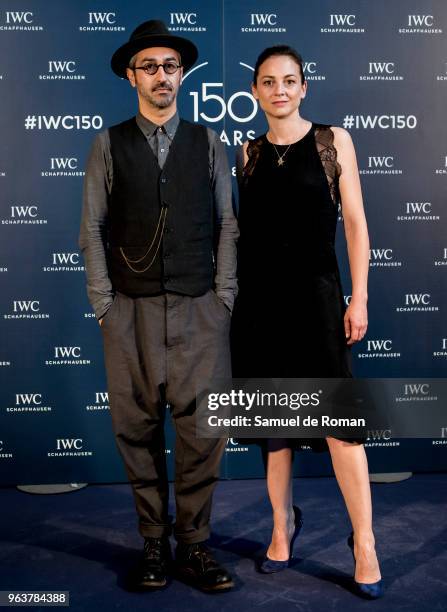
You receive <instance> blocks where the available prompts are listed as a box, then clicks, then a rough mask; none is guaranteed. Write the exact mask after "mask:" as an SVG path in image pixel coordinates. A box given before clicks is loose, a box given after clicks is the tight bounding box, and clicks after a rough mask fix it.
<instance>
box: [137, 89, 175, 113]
mask: <svg viewBox="0 0 447 612" xmlns="http://www.w3.org/2000/svg"><path fill="white" fill-rule="evenodd" d="M157 89H170V91H169V93H166V94H164V95H163V96H157V97H155V96H153V95H152V92H155V91H156V90H157ZM142 95H143V98H144V99H145V100H146V102H149V104H150V105H151V106H153V107H155V108H168V106H171V104H172V103H173V102H174V100H175V96H176V94H175V92H174V91H173V89H172V87H171V85H168V84H166V83H161V84H160V85H158V87H157V88H156V89H153V90H152V91H151V92H143V93H142Z"/></svg>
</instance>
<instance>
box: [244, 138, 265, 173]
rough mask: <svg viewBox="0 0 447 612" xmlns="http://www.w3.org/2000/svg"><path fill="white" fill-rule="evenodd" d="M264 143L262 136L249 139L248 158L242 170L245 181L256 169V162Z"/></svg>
mask: <svg viewBox="0 0 447 612" xmlns="http://www.w3.org/2000/svg"><path fill="white" fill-rule="evenodd" d="M263 143H264V139H263V137H262V136H259V137H258V138H255V139H254V140H250V141H249V143H248V146H247V155H248V160H247V163H246V164H245V166H244V168H243V170H242V180H243V181H246V180H247V178H248V177H249V176H251V175H252V174H253V170H254V169H255V166H256V162H257V161H258V159H259V155H260V153H261V149H262V145H263Z"/></svg>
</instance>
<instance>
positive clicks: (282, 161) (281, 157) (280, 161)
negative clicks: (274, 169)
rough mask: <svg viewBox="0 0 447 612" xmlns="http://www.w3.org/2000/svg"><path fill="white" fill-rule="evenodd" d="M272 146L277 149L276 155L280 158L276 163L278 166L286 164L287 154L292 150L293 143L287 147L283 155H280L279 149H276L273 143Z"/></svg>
mask: <svg viewBox="0 0 447 612" xmlns="http://www.w3.org/2000/svg"><path fill="white" fill-rule="evenodd" d="M270 144H272V145H273V148H274V149H275V152H276V155H277V156H278V161H277V162H276V163H277V164H278V166H282V165H283V164H284V158H285V156H286V153H287V151H288V150H289V149H290V147H291V146H292V144H293V143H291V144H289V146H288V147H287V149H286V150H285V151H284V153H283V154H282V155H280V154H279V153H278V149H277V148H276V147H275V145H274V144H273V142H271V143H270Z"/></svg>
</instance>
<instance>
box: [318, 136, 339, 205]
mask: <svg viewBox="0 0 447 612" xmlns="http://www.w3.org/2000/svg"><path fill="white" fill-rule="evenodd" d="M315 142H316V145H317V151H318V153H319V155H320V159H321V163H322V164H323V168H324V173H325V174H326V178H327V182H328V185H329V191H330V193H331V197H332V201H333V202H334V204H336V205H337V206H338V207H339V208H340V207H341V202H340V191H339V189H338V179H339V177H340V175H341V166H340V164H339V163H338V161H337V149H336V148H335V146H334V132H333V131H332V130H331V128H330V126H329V125H322V124H317V125H316V126H315Z"/></svg>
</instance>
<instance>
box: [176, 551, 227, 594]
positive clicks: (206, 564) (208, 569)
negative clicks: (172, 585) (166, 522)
mask: <svg viewBox="0 0 447 612" xmlns="http://www.w3.org/2000/svg"><path fill="white" fill-rule="evenodd" d="M175 570H176V575H177V576H178V577H179V578H180V579H182V580H184V581H185V582H187V583H188V584H190V585H191V586H195V587H197V588H198V589H200V590H201V591H205V592H207V593H215V592H221V591H228V590H229V589H231V588H232V587H233V586H234V583H233V580H232V579H231V576H230V574H229V573H228V572H227V570H226V569H225V568H224V567H222V566H221V565H219V564H218V563H217V561H216V560H215V559H214V557H213V555H212V554H211V551H210V549H209V548H208V547H207V546H205V544H204V543H203V542H199V543H197V544H181V543H179V544H178V545H177V548H176V551H175Z"/></svg>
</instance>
